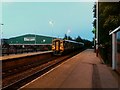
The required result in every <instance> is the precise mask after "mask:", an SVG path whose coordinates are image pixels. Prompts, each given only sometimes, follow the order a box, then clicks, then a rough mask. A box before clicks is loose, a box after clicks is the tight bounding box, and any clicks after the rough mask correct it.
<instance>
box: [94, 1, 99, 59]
mask: <svg viewBox="0 0 120 90" xmlns="http://www.w3.org/2000/svg"><path fill="white" fill-rule="evenodd" d="M98 4H99V2H98V1H97V2H96V39H95V40H96V56H97V57H98V53H99V52H98V49H99V48H98V43H99V42H98V41H99V40H98V38H99V37H98V19H99V17H98Z"/></svg>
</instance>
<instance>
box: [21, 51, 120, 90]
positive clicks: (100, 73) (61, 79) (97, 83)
mask: <svg viewBox="0 0 120 90" xmlns="http://www.w3.org/2000/svg"><path fill="white" fill-rule="evenodd" d="M25 88H27V89H28V88H118V80H117V79H116V78H115V77H114V76H113V75H112V73H111V71H110V70H109V69H108V67H107V66H106V65H104V64H102V62H101V61H100V59H99V58H98V57H96V54H95V53H94V51H93V50H92V49H87V50H85V51H83V52H81V53H79V54H77V55H76V56H73V57H72V58H70V59H68V60H67V61H65V62H63V63H62V64H60V65H59V66H57V67H55V68H54V69H52V70H50V71H48V72H47V73H45V74H44V75H42V76H40V77H38V78H37V79H35V80H33V81H32V82H30V83H28V84H26V85H25V86H23V87H21V88H20V90H22V89H25Z"/></svg>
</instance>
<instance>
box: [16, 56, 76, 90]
mask: <svg viewBox="0 0 120 90" xmlns="http://www.w3.org/2000/svg"><path fill="white" fill-rule="evenodd" d="M73 57H74V56H73ZM69 59H71V58H69ZM69 59H67V60H66V61H64V62H62V63H61V64H60V65H58V66H56V67H54V68H53V69H51V70H49V71H48V72H46V73H44V74H43V75H41V76H40V77H38V78H36V79H34V80H32V81H31V82H29V83H27V84H25V85H24V86H22V87H20V88H19V89H18V90H20V89H22V88H25V87H26V86H27V85H29V84H31V83H33V82H34V81H36V80H37V79H39V78H42V77H43V76H45V75H47V74H48V73H50V72H52V71H53V70H55V69H57V68H58V67H60V66H61V65H63V64H64V63H66V62H68V61H69Z"/></svg>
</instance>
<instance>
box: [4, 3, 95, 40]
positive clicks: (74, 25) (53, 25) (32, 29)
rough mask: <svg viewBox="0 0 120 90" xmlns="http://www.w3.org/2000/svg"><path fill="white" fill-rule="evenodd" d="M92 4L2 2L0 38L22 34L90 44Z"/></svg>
mask: <svg viewBox="0 0 120 90" xmlns="http://www.w3.org/2000/svg"><path fill="white" fill-rule="evenodd" d="M93 5H94V2H6V3H5V2H4V3H3V4H2V23H3V24H4V25H3V26H2V30H3V38H11V37H15V36H20V35H25V34H37V35H44V36H54V37H62V38H63V37H64V35H65V34H68V35H69V36H71V37H72V38H76V37H77V36H78V35H79V36H81V38H83V39H88V40H92V38H93V34H92V30H93V25H92V22H93V20H94V19H93Z"/></svg>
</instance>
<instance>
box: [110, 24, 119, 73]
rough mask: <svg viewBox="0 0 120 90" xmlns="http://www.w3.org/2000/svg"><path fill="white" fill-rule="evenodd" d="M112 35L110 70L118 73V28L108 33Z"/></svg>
mask: <svg viewBox="0 0 120 90" xmlns="http://www.w3.org/2000/svg"><path fill="white" fill-rule="evenodd" d="M110 35H112V69H113V70H117V71H118V72H120V26H119V27H118V28H116V29H115V30H113V31H112V32H110Z"/></svg>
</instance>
